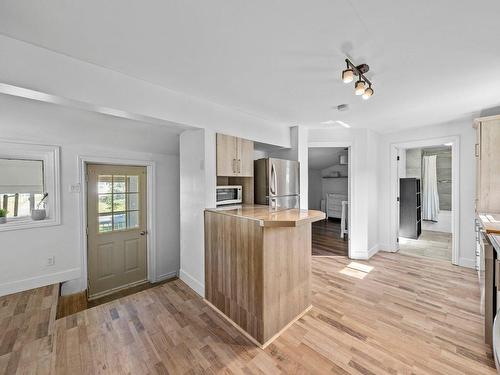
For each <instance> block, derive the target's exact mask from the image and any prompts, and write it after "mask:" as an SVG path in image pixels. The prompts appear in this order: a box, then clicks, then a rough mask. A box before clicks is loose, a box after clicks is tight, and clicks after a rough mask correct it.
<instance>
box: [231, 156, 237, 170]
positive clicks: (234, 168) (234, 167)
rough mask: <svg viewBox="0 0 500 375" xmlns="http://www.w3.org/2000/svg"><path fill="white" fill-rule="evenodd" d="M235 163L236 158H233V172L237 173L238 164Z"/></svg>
mask: <svg viewBox="0 0 500 375" xmlns="http://www.w3.org/2000/svg"><path fill="white" fill-rule="evenodd" d="M235 163H236V159H233V163H232V165H231V166H232V167H233V173H236V166H235Z"/></svg>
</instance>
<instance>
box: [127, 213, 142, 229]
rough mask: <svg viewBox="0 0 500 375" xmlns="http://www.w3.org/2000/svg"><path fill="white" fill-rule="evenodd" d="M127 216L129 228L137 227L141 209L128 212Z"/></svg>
mask: <svg viewBox="0 0 500 375" xmlns="http://www.w3.org/2000/svg"><path fill="white" fill-rule="evenodd" d="M127 218H128V219H127V224H128V225H127V227H128V228H137V227H138V226H139V211H129V212H127Z"/></svg>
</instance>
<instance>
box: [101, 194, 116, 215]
mask: <svg viewBox="0 0 500 375" xmlns="http://www.w3.org/2000/svg"><path fill="white" fill-rule="evenodd" d="M112 211H113V195H112V194H99V213H108V212H112Z"/></svg>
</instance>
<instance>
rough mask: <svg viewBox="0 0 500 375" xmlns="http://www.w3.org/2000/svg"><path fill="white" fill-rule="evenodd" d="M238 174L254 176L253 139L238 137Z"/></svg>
mask: <svg viewBox="0 0 500 375" xmlns="http://www.w3.org/2000/svg"><path fill="white" fill-rule="evenodd" d="M238 176H241V177H253V141H249V140H247V139H242V138H238Z"/></svg>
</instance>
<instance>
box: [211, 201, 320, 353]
mask: <svg viewBox="0 0 500 375" xmlns="http://www.w3.org/2000/svg"><path fill="white" fill-rule="evenodd" d="M324 218H325V214H324V213H323V212H320V211H312V210H299V209H281V210H272V209H270V208H269V207H268V206H260V205H248V206H241V207H220V208H216V209H206V210H205V298H206V300H205V301H206V302H207V303H208V304H209V305H210V306H211V307H212V308H213V309H214V310H215V311H217V312H218V313H219V314H221V316H222V317H224V318H225V319H227V320H228V321H229V322H230V323H231V324H233V325H234V326H235V327H236V328H237V329H238V330H239V331H240V332H241V333H242V334H244V335H245V336H246V337H248V338H249V339H250V340H251V341H252V342H253V343H255V344H256V345H258V346H259V347H261V348H265V347H266V346H267V345H269V343H270V342H272V341H273V340H274V339H275V338H276V337H278V336H279V335H280V334H281V332H283V331H284V330H286V329H287V328H288V327H290V325H292V324H293V323H294V322H295V321H296V320H297V319H299V318H300V317H301V316H303V315H304V314H306V313H307V311H309V309H310V308H311V307H312V306H311V259H312V250H311V242H312V239H311V231H312V229H311V223H312V222H314V221H318V220H321V219H324Z"/></svg>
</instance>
